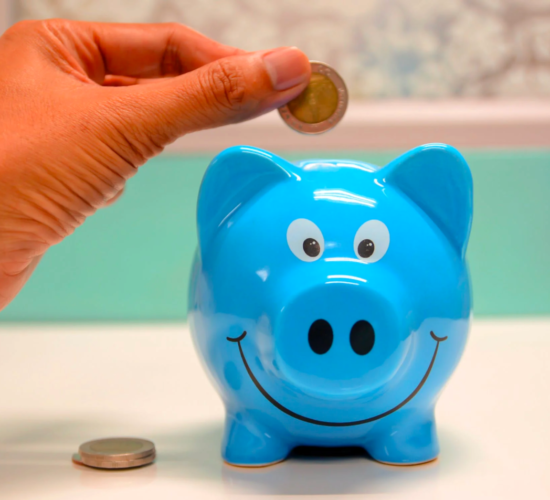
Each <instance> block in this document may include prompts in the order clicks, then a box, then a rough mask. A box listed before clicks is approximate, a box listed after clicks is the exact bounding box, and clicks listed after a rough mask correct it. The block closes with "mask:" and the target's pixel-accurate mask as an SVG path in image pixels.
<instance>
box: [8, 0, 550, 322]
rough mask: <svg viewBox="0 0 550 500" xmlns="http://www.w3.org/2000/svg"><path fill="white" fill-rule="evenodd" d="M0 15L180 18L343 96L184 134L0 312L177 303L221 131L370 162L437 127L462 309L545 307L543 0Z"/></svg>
mask: <svg viewBox="0 0 550 500" xmlns="http://www.w3.org/2000/svg"><path fill="white" fill-rule="evenodd" d="M0 7H1V9H0V21H1V20H2V16H3V21H4V22H3V25H4V26H7V25H9V24H11V23H13V22H15V21H17V20H19V19H29V18H34V19H39V18H49V17H63V18H68V19H79V20H96V21H117V22H173V21H177V22H181V23H185V24H188V25H190V26H191V27H193V28H195V29H197V30H199V31H201V32H203V33H205V34H207V35H209V36H211V37H213V38H215V39H217V40H220V41H222V42H225V43H228V44H232V45H235V46H239V47H242V48H245V49H249V50H257V49H265V48H270V47H274V46H279V45H296V46H298V47H300V48H301V49H303V50H304V51H305V52H306V53H307V54H308V55H309V56H310V58H311V59H317V60H321V61H325V62H327V63H329V64H331V65H333V66H334V67H335V68H336V69H337V70H338V71H339V72H340V73H341V74H342V75H343V76H344V78H345V79H346V82H347V84H348V86H349V89H350V91H351V95H352V98H353V100H352V102H351V104H350V108H349V111H348V114H347V115H346V118H345V119H344V121H343V122H342V124H340V125H339V126H338V127H337V128H336V129H335V130H334V131H331V132H330V133H328V134H326V135H325V136H322V137H320V138H309V137H304V136H300V135H298V134H296V133H294V132H292V131H290V130H288V129H287V128H286V127H285V126H284V124H282V123H281V122H280V120H279V118H278V116H277V115H276V113H272V114H270V115H268V116H267V117H265V119H264V118H261V119H258V120H255V121H254V123H253V124H251V125H238V126H231V127H226V128H223V129H219V130H214V131H207V132H201V133H198V134H194V135H193V136H191V137H190V138H183V139H182V140H180V141H178V142H177V143H176V145H175V146H174V147H172V148H169V149H168V151H167V152H166V153H164V154H163V155H161V156H160V157H158V158H155V159H153V160H151V161H149V162H148V163H147V165H145V166H144V167H143V168H142V169H141V172H140V175H138V176H136V177H134V178H133V179H131V180H130V182H129V184H128V187H127V190H126V192H125V194H124V196H123V197H122V198H121V200H120V201H119V202H117V203H116V204H115V205H114V206H112V207H109V208H107V209H104V210H101V211H100V212H98V213H97V214H95V215H94V216H93V217H91V218H90V219H89V220H87V221H86V223H85V224H84V225H83V226H82V227H81V228H79V229H77V231H76V232H75V234H74V235H72V236H71V237H70V238H67V239H66V240H65V241H64V242H63V243H61V244H60V245H57V246H56V247H54V248H52V249H51V250H50V251H49V252H48V253H47V255H46V256H45V258H44V259H43V261H42V262H41V264H40V266H39V267H38V269H37V271H36V272H35V274H34V275H33V277H32V279H31V280H30V282H29V283H28V285H27V286H26V287H25V289H24V290H23V292H22V293H21V294H20V295H19V296H18V297H17V299H16V300H15V301H14V302H13V303H12V304H11V305H10V306H9V307H8V308H7V309H6V310H5V311H3V312H1V313H0V321H94V320H97V321H171V320H184V319H185V316H186V301H187V282H188V278H189V270H190V265H191V259H192V255H193V252H194V249H195V246H196V232H195V220H194V217H195V203H196V198H197V193H198V189H199V185H200V181H201V178H202V175H203V173H204V171H205V169H206V167H207V166H208V163H209V162H210V161H211V159H212V158H213V157H214V156H215V154H216V153H217V152H219V151H220V150H221V149H223V148H224V147H226V146H228V145H233V144H243V143H245V144H251V145H255V146H260V147H265V148H268V149H270V150H273V151H275V152H277V153H279V154H281V155H283V156H285V157H286V158H288V159H291V160H297V159H300V158H304V157H306V158H307V157H311V156H314V157H319V156H325V157H344V158H352V159H359V160H365V161H369V162H371V163H375V164H379V165H384V164H385V163H387V162H388V161H390V160H391V159H392V158H394V157H395V156H397V155H399V154H401V153H403V152H404V151H406V149H408V148H409V147H412V146H415V145H418V144H421V143H425V142H440V141H441V142H449V143H451V144H453V145H455V146H457V147H459V148H460V150H461V151H462V152H463V153H464V155H465V157H466V159H467V160H468V162H469V164H470V166H471V168H472V172H473V176H474V186H475V215H474V227H473V231H472V237H471V243H470V248H469V251H468V260H469V263H470V268H471V272H472V278H473V287H474V312H475V314H476V315H478V316H487V315H493V316H494V315H533V314H536V315H541V314H546V315H547V314H550V252H549V251H548V249H549V248H550V0H523V1H519V0H446V1H441V0H418V1H416V2H411V1H406V0H372V1H358V0H340V1H339V2H333V1H331V2H329V1H326V0H316V1H309V2H304V1H302V2H298V1H296V0H279V1H277V2H262V1H257V0H193V1H191V0H94V1H91V0H87V1H85V0H57V1H56V0H14V1H11V2H9V1H6V0H3V1H2V0H0Z"/></svg>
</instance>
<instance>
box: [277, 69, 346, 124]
mask: <svg viewBox="0 0 550 500" xmlns="http://www.w3.org/2000/svg"><path fill="white" fill-rule="evenodd" d="M287 106H288V109H289V110H290V112H291V113H292V114H293V115H294V116H295V117H296V118H297V119H298V120H300V121H301V122H304V123H319V122H322V121H325V120H328V119H329V118H330V117H331V116H332V115H333V114H334V112H335V111H336V108H337V107H338V89H337V88H336V85H334V83H333V82H332V80H331V79H330V78H329V77H328V76H325V75H322V74H321V73H312V74H311V80H310V81H309V85H308V86H307V87H306V89H305V90H304V91H303V92H302V93H301V94H300V95H299V96H298V97H296V98H295V99H293V100H292V101H290V102H289V103H288V104H287Z"/></svg>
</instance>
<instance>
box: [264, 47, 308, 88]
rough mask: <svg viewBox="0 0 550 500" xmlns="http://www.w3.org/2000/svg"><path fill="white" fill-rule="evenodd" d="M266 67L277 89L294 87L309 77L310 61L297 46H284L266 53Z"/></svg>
mask: <svg viewBox="0 0 550 500" xmlns="http://www.w3.org/2000/svg"><path fill="white" fill-rule="evenodd" d="M263 59H264V65H265V69H266V71H267V73H268V75H269V78H270V79H271V84H272V85H273V88H274V89H275V90H285V89H289V88H290V87H294V86H295V85H298V84H300V83H302V82H304V81H307V79H308V78H309V62H308V61H307V59H306V58H305V57H304V54H303V53H302V52H301V51H300V50H298V49H297V48H296V47H283V48H280V49H276V50H273V51H271V52H268V53H267V54H264V56H263Z"/></svg>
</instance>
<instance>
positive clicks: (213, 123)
mask: <svg viewBox="0 0 550 500" xmlns="http://www.w3.org/2000/svg"><path fill="white" fill-rule="evenodd" d="M310 74H311V67H310V63H309V61H308V58H307V57H306V55H305V54H304V53H303V52H301V51H300V50H298V49H297V48H294V47H283V48H279V49H276V50H272V51H264V52H252V53H248V54H243V55H235V56H231V57H226V58H223V59H218V60H216V61H214V62H212V63H210V64H207V65H204V66H202V67H200V68H198V69H196V70H194V71H191V72H189V73H186V74H184V75H181V76H177V77H174V78H165V79H163V80H160V81H157V82H155V83H152V84H149V85H136V86H132V87H127V88H126V89H125V91H126V92H127V93H126V94H125V96H124V98H122V99H121V97H122V96H121V95H120V94H119V95H118V96H117V98H116V100H114V103H112V106H111V111H114V112H115V113H116V114H117V117H118V119H121V120H123V122H126V123H125V125H127V127H125V128H126V130H133V131H134V132H135V133H136V135H137V136H138V137H139V138H140V139H139V140H143V138H144V136H149V137H150V139H151V140H152V141H153V142H154V143H155V144H157V145H160V146H164V145H166V144H168V143H170V142H172V141H174V140H175V139H177V138H178V137H180V136H182V135H184V134H187V133H189V132H193V131H197V130H202V129H207V128H212V127H218V126H221V125H226V124H230V123H236V122H240V121H244V120H247V119H250V118H253V117H256V116H258V115H260V114H263V113H266V112H268V111H271V110H272V109H275V108H278V107H280V106H282V105H283V104H285V103H286V102H288V101H289V100H291V99H293V98H294V97H296V96H297V95H299V94H300V92H302V90H303V89H304V88H305V87H306V85H307V83H308V82H309V78H310ZM113 108H114V109H113Z"/></svg>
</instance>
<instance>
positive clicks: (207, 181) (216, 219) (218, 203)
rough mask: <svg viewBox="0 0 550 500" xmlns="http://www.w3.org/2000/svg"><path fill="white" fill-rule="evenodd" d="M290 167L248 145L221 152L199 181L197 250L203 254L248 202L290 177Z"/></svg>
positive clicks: (288, 164)
mask: <svg viewBox="0 0 550 500" xmlns="http://www.w3.org/2000/svg"><path fill="white" fill-rule="evenodd" d="M288 167H291V164H290V163H288V162H287V161H286V160H283V159H282V158H279V157H278V156H276V155H274V154H272V153H269V152H268V151H263V150H261V149H257V148H253V147H249V146H235V147H232V148H229V149H226V150H225V151H222V152H221V153H220V154H219V155H218V156H216V158H214V159H213V160H212V163H211V164H210V166H209V167H208V170H207V171H206V174H205V175H204V178H203V180H202V184H201V188H200V192H199V201H198V206H197V226H198V231H199V247H200V249H201V251H204V249H205V248H207V247H208V245H209V243H210V242H211V241H212V239H213V238H214V236H215V234H216V232H217V231H218V229H219V228H221V227H222V226H223V225H224V224H225V223H227V222H228V221H229V219H230V218H231V217H233V216H234V215H235V214H236V213H237V212H238V211H239V209H241V208H242V207H243V206H244V205H245V204H246V203H247V202H248V201H250V200H251V199H252V198H253V197H254V196H256V195H258V194H259V193H261V192H263V191H265V190H266V189H269V188H270V187H271V186H273V185H275V184H276V183H278V182H282V181H284V180H288V179H290V178H291V174H290V171H289V168H288Z"/></svg>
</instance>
